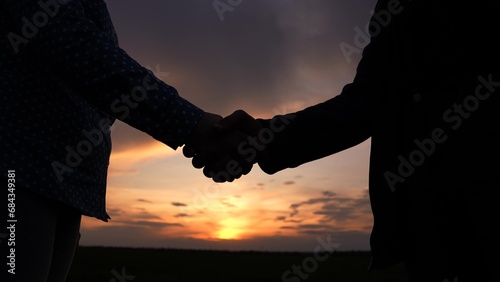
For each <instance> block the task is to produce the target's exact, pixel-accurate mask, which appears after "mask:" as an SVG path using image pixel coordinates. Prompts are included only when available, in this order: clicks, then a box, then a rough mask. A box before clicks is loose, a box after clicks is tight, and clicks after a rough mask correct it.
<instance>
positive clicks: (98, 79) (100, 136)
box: [0, 0, 251, 282]
mask: <svg viewBox="0 0 500 282" xmlns="http://www.w3.org/2000/svg"><path fill="white" fill-rule="evenodd" d="M1 8H2V9H0V33H1V34H2V36H1V37H0V66H1V68H0V86H1V87H0V101H1V103H0V121H1V122H0V143H1V144H2V146H1V147H0V156H1V158H2V162H1V163H0V165H1V170H2V179H4V180H5V181H4V182H3V183H6V185H8V196H6V198H7V197H8V200H9V203H8V210H9V214H8V216H9V220H10V221H9V222H8V221H7V219H6V220H2V232H3V231H4V230H10V234H8V235H9V240H10V239H12V238H15V240H10V241H9V242H7V240H3V239H2V242H1V245H0V246H1V248H2V252H1V253H2V257H3V258H4V259H3V260H2V262H3V263H2V265H3V266H4V267H5V266H7V268H8V269H7V270H4V269H2V275H7V279H2V281H22V282H26V281H30V282H45V281H51V282H52V281H65V279H66V276H67V274H68V271H69V268H70V265H71V262H72V258H73V256H74V253H75V249H76V247H77V244H78V240H79V236H80V233H79V229H80V220H81V217H82V215H84V216H89V217H94V218H96V219H100V220H103V221H108V219H109V216H108V214H107V212H106V208H105V198H106V197H105V196H106V178H107V169H108V164H109V156H110V152H111V139H110V126H111V125H112V124H113V122H114V121H115V120H116V119H119V120H121V121H123V122H125V123H127V124H129V125H131V126H133V127H135V128H137V129H139V130H141V131H143V132H145V133H147V134H149V135H150V136H152V137H153V138H155V139H156V140H158V141H160V142H162V143H164V144H166V145H168V146H169V147H171V148H172V149H176V148H178V147H180V146H182V145H184V144H189V145H190V146H192V148H195V149H196V150H197V151H199V152H208V151H211V150H212V148H213V147H214V146H215V145H221V144H225V145H224V146H226V148H228V151H227V156H226V158H229V156H230V155H231V154H232V153H231V152H230V150H229V149H230V148H233V147H234V145H231V144H232V143H231V142H233V143H234V142H237V141H238V140H242V138H243V137H244V135H243V134H241V133H232V134H228V135H225V136H220V135H216V134H215V131H214V129H213V125H214V124H215V123H216V122H218V121H220V120H221V118H222V117H221V116H219V115H215V114H212V113H208V112H205V111H203V110H202V109H200V108H199V107H197V106H195V105H193V104H192V103H190V102H189V101H187V100H185V99H183V98H182V97H180V96H179V94H178V93H177V91H176V89H175V88H173V87H172V86H170V85H167V84H166V83H164V82H163V81H161V80H160V79H158V78H157V77H155V75H154V74H153V73H152V72H151V71H149V70H147V69H146V68H144V67H142V66H141V65H140V64H139V63H138V62H136V61H135V60H134V59H133V58H131V57H130V56H129V55H128V54H127V53H126V52H125V51H124V50H122V49H121V48H120V47H119V45H118V39H117V36H116V33H115V30H114V28H113V24H112V21H111V18H110V16H109V13H108V10H107V7H106V4H105V2H104V1H102V0H98V1H95V0H73V1H71V0H42V1H30V0H16V1H14V0H12V1H11V0H6V1H2V2H1ZM238 142H239V141H238ZM233 151H234V150H233ZM219 154H220V150H219ZM224 154H225V153H223V154H220V155H219V156H220V157H221V158H222V157H224ZM233 157H237V155H233ZM233 157H231V159H233ZM241 165H243V166H244V167H245V170H242V171H241V173H245V172H248V171H249V170H250V168H251V164H250V163H247V164H245V162H244V161H242V162H241ZM5 191H7V190H5ZM4 224H7V226H5V227H4ZM7 228H9V229H7ZM12 236H14V237H12ZM4 254H7V255H6V256H4ZM4 260H6V263H4Z"/></svg>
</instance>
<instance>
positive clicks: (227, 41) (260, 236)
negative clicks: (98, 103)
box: [81, 0, 375, 251]
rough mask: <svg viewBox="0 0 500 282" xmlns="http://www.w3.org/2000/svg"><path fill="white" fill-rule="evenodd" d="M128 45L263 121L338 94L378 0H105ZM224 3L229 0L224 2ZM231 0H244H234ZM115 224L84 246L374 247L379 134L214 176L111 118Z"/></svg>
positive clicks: (93, 222) (179, 85) (216, 102)
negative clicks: (233, 176) (375, 139)
mask: <svg viewBox="0 0 500 282" xmlns="http://www.w3.org/2000/svg"><path fill="white" fill-rule="evenodd" d="M106 2H107V4H108V8H109V10H110V13H111V17H112V19H113V21H114V24H115V28H116V30H117V33H118V37H119V40H120V45H121V47H122V48H123V49H124V50H125V51H127V52H128V53H129V54H130V55H131V56H132V57H133V58H134V59H136V60H137V61H138V62H139V63H141V64H142V65H143V66H145V67H148V68H150V69H152V70H153V71H154V72H155V73H156V75H157V76H158V77H159V78H160V79H162V80H163V81H165V82H166V83H167V84H169V85H172V86H173V87H175V88H176V89H177V90H178V91H179V93H180V95H181V96H182V97H184V98H186V99H187V100H189V101H191V102H192V103H194V104H196V105H197V106H199V107H200V108H202V109H204V110H206V111H209V112H214V113H218V114H220V115H223V116H225V115H228V114H231V113H232V112H233V111H234V110H236V109H239V108H241V109H244V110H246V111H247V112H248V113H250V114H251V115H253V116H255V117H262V118H269V117H272V116H273V115H275V114H280V113H287V112H293V111H297V110H300V109H302V108H304V107H307V106H310V105H314V104H316V103H319V102H322V101H325V100H327V99H330V98H332V97H334V96H336V95H338V94H339V93H340V91H341V89H342V87H343V86H344V85H345V84H346V83H349V82H351V81H352V79H353V77H354V74H355V68H356V65H357V62H358V61H359V59H360V54H353V55H352V56H351V57H350V58H347V57H346V56H345V55H344V54H343V52H342V50H341V48H340V44H341V43H342V42H344V43H348V44H351V45H355V43H354V39H355V35H356V31H355V27H358V28H361V29H364V27H365V25H366V23H367V22H368V20H369V18H370V16H371V11H372V10H373V8H374V5H375V1H374V0H358V1H349V0H309V1H306V0H243V1H241V4H239V5H237V6H235V7H232V8H231V10H230V11H226V12H225V13H223V14H221V13H218V12H217V10H216V8H215V7H214V5H213V3H214V2H213V1H212V0H189V1H186V0H163V1H156V0H142V1H132V0H108V1H106ZM220 2H221V3H227V2H228V1H227V0H221V1H220ZM229 2H232V3H235V2H238V1H229ZM112 138H113V153H112V155H111V165H110V168H109V177H108V191H107V210H108V213H109V214H110V216H111V220H110V221H109V222H108V223H105V222H101V221H99V220H97V219H94V218H88V217H85V218H84V219H83V222H82V230H81V233H82V238H81V244H82V245H103V246H134V247H162V248H188V249H224V250H266V251H267V250H269V251H297V250H298V251H313V250H314V247H315V246H316V245H317V244H318V242H317V238H319V237H320V238H326V237H327V236H331V238H332V242H335V243H337V244H340V249H343V250H351V249H357V250H360V249H362V250H368V249H369V244H368V241H369V234H370V231H371V227H372V215H371V209H370V204H369V198H368V190H367V189H368V187H367V185H368V158H369V150H370V141H369V140H368V141H366V142H364V143H362V144H361V145H359V146H356V147H354V148H351V149H348V150H346V151H344V152H341V153H338V154H335V155H332V156H329V157H326V158H324V159H321V160H318V161H315V162H311V163H308V164H304V165H302V166H300V167H298V168H295V169H289V170H286V171H281V172H278V173H277V174H275V175H267V174H265V173H263V172H262V171H261V170H260V168H259V167H258V166H255V167H254V169H253V171H252V172H251V173H250V174H249V175H247V176H244V177H243V178H241V179H239V180H237V181H235V182H233V183H226V184H216V183H213V182H212V181H211V180H209V179H207V178H205V177H204V176H203V174H202V172H201V170H197V169H194V168H193V167H192V166H191V163H190V160H189V159H186V158H184V157H183V155H182V150H181V149H177V150H176V151H174V150H173V149H171V148H169V147H167V146H166V145H163V144H162V143H159V142H157V141H155V140H154V139H152V138H151V137H150V136H148V135H147V134H145V133H143V132H141V131H139V130H137V129H134V128H132V127H130V126H128V125H126V124H124V123H122V122H117V123H116V124H115V126H114V127H113V132H112Z"/></svg>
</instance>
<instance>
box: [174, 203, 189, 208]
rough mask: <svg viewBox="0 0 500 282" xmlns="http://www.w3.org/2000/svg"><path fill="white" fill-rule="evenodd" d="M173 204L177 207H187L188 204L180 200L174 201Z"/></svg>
mask: <svg viewBox="0 0 500 282" xmlns="http://www.w3.org/2000/svg"><path fill="white" fill-rule="evenodd" d="M171 204H172V206H176V207H187V205H186V204H184V203H179V202H172V203H171Z"/></svg>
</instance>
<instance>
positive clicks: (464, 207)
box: [186, 0, 500, 282]
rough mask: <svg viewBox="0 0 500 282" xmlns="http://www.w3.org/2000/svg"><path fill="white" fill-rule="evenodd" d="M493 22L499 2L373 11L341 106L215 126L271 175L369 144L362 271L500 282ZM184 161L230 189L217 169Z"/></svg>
mask: <svg viewBox="0 0 500 282" xmlns="http://www.w3.org/2000/svg"><path fill="white" fill-rule="evenodd" d="M499 12H500V5H499V3H498V1H480V2H474V3H472V2H467V3H465V2H463V3H458V2H456V1H433V2H431V1H411V0H380V1H378V2H377V4H376V7H375V10H374V14H373V16H372V18H371V20H370V23H369V25H368V28H369V32H370V42H369V44H368V45H367V46H366V47H365V48H364V49H363V53H362V58H361V61H360V62H359V64H358V66H357V71H356V75H355V77H354V79H353V81H352V83H349V84H347V85H345V87H344V88H343V89H342V92H341V93H340V95H338V96H335V97H333V98H332V99H330V100H327V101H325V102H323V103H320V104H317V105H313V106H310V107H307V108H305V109H303V110H301V111H298V112H295V113H289V114H286V115H278V116H275V117H273V118H272V119H261V118H260V119H254V118H253V117H251V116H250V115H248V114H247V113H246V112H244V111H242V110H238V111H235V112H234V113H233V114H232V115H230V116H228V117H226V118H225V119H223V121H222V122H220V123H219V124H218V125H217V127H218V128H219V130H220V132H221V133H222V132H225V131H231V130H235V129H239V130H243V131H245V132H246V133H247V134H249V136H250V137H249V139H248V140H247V141H245V142H243V143H241V145H240V146H239V152H240V154H241V155H242V156H244V157H245V158H246V159H247V160H248V161H251V162H254V163H258V165H259V166H260V168H261V169H262V170H263V171H264V172H266V173H268V174H274V173H276V172H278V171H281V170H283V169H287V168H294V167H297V166H300V165H301V164H304V163H307V162H311V161H314V160H317V159H320V158H323V157H326V156H329V155H332V154H335V153H337V152H340V151H342V150H346V149H348V148H351V147H353V146H355V145H357V144H360V143H361V142H363V141H365V140H367V139H368V138H371V152H370V172H369V192H370V201H371V207H372V212H373V218H374V225H373V230H372V233H371V237H370V246H371V253H372V262H371V264H370V266H369V270H370V271H377V270H383V269H387V268H388V267H391V266H393V265H395V264H397V263H401V262H402V263H404V265H405V267H406V270H407V273H408V279H409V281H412V282H413V281H419V282H420V281H426V282H433V281H436V282H443V281H457V280H458V281H500V280H499V279H500V278H499V276H498V275H497V271H496V267H497V265H498V264H499V259H498V256H497V254H498V253H499V251H500V248H499V241H500V234H499V231H498V230H497V229H495V228H494V227H493V225H494V224H493V222H496V220H495V218H496V216H497V215H498V214H499V208H498V205H497V204H496V199H497V197H496V195H498V192H497V189H498V187H500V179H499V178H498V177H497V175H498V171H499V169H500V166H499V162H498V159H499V158H500V146H498V143H499V139H500V127H499V126H498V122H499V121H500V117H499V115H498V109H499V108H500V98H499V95H498V92H499V88H500V55H499V54H500V52H499V50H500V43H499V42H500V40H499V39H500V38H499V37H500V35H499V33H498V32H497V29H498V27H499V26H500V17H498V14H499ZM250 141H251V142H250ZM186 149H189V148H186ZM193 150H194V149H193ZM194 151H196V150H194ZM187 156H188V157H192V158H193V160H192V161H193V163H194V164H196V166H197V167H203V168H204V169H203V172H204V174H205V175H206V176H207V177H210V178H212V179H213V180H214V181H216V182H225V181H232V180H234V179H233V178H231V177H227V175H230V174H229V172H228V171H227V170H226V168H225V166H224V165H225V162H222V161H221V160H220V159H218V158H215V157H213V156H212V157H210V156H207V155H206V154H204V153H203V152H198V153H196V154H188V155H187ZM235 171H237V170H235Z"/></svg>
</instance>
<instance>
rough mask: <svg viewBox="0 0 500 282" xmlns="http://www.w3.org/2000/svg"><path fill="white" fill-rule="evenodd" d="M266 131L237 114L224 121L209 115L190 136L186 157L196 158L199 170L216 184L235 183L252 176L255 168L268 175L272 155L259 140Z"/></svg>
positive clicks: (255, 122)
mask: <svg viewBox="0 0 500 282" xmlns="http://www.w3.org/2000/svg"><path fill="white" fill-rule="evenodd" d="M263 130H264V127H263V125H262V123H261V122H259V121H258V120H256V119H255V118H253V117H252V116H250V115H249V114H247V113H246V112H245V111H242V110H237V111H235V112H234V113H233V114H231V115H229V116H227V117H225V118H222V117H221V116H219V115H216V114H212V113H207V112H205V113H204V115H203V117H202V118H201V120H200V121H199V123H198V125H197V126H196V127H195V129H194V130H193V132H192V133H191V134H190V135H189V136H188V138H187V140H186V142H185V146H184V148H183V154H184V156H185V157H187V158H192V164H193V166H194V167H195V168H197V169H202V168H203V174H204V175H205V176H206V177H208V178H211V179H212V180H213V181H215V182H231V181H233V180H235V179H238V178H240V177H241V176H242V175H246V174H248V173H249V172H250V171H251V170H252V167H253V165H254V164H256V163H258V164H259V166H260V167H261V168H262V169H263V170H264V171H266V169H265V168H266V167H267V166H268V164H269V163H270V162H269V156H268V151H267V148H266V146H265V144H263V143H262V142H259V140H258V136H259V135H260V133H261V132H262V131H263Z"/></svg>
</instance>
